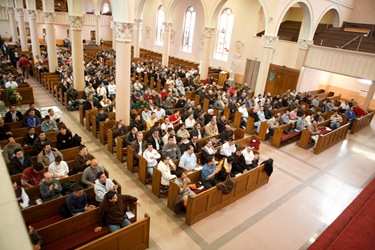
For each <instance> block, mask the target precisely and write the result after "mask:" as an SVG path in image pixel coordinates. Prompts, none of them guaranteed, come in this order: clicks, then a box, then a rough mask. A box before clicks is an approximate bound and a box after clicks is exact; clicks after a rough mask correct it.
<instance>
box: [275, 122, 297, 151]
mask: <svg viewBox="0 0 375 250" xmlns="http://www.w3.org/2000/svg"><path fill="white" fill-rule="evenodd" d="M290 127H292V124H291V123H289V124H284V125H281V126H279V127H277V128H275V130H274V132H273V138H272V141H271V145H272V146H275V147H277V148H279V147H280V146H281V143H282V142H285V141H287V140H289V139H292V138H294V137H296V136H298V135H300V134H301V131H295V132H294V133H292V134H287V133H285V131H286V130H287V129H289V128H290Z"/></svg>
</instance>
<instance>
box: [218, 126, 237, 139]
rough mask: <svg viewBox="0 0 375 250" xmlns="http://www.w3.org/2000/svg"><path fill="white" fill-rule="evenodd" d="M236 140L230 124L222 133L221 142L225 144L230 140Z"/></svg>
mask: <svg viewBox="0 0 375 250" xmlns="http://www.w3.org/2000/svg"><path fill="white" fill-rule="evenodd" d="M230 138H231V139H234V132H233V129H232V128H231V126H230V125H229V124H226V125H225V129H224V131H223V132H222V133H221V141H222V142H223V143H225V142H227V141H228V140H229V139H230Z"/></svg>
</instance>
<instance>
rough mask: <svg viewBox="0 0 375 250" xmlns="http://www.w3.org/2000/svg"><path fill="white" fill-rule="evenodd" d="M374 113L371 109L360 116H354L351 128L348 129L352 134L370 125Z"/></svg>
mask: <svg viewBox="0 0 375 250" xmlns="http://www.w3.org/2000/svg"><path fill="white" fill-rule="evenodd" d="M374 113H375V112H374V111H372V112H370V113H368V114H366V115H365V116H363V117H361V118H356V119H355V120H354V122H353V126H352V128H351V129H350V133H351V134H354V133H356V132H358V131H359V130H361V129H362V128H364V127H366V126H368V125H370V124H371V121H372V118H373V117H374Z"/></svg>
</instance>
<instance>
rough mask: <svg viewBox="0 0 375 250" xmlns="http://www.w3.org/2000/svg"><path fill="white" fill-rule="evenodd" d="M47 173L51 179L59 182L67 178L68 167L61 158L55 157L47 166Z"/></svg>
mask: <svg viewBox="0 0 375 250" xmlns="http://www.w3.org/2000/svg"><path fill="white" fill-rule="evenodd" d="M48 172H49V173H50V174H51V175H52V177H53V178H55V179H57V180H59V179H62V178H65V177H68V173H69V166H68V164H67V163H66V161H63V160H62V158H61V156H59V155H58V156H56V157H55V161H54V162H52V163H51V164H50V165H49V166H48Z"/></svg>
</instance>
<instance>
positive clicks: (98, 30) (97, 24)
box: [95, 15, 101, 45]
mask: <svg viewBox="0 0 375 250" xmlns="http://www.w3.org/2000/svg"><path fill="white" fill-rule="evenodd" d="M100 37H101V27H100V15H95V41H96V44H97V45H100Z"/></svg>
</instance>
